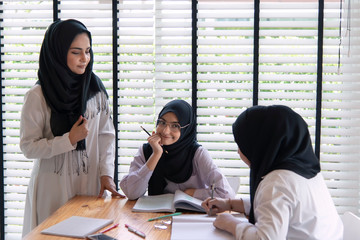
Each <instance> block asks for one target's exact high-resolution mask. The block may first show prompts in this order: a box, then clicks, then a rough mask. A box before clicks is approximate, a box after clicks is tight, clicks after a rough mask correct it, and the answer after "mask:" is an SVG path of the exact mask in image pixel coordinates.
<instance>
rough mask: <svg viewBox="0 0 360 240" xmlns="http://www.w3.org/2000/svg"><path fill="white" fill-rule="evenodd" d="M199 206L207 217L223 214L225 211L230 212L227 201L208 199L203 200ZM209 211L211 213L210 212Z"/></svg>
mask: <svg viewBox="0 0 360 240" xmlns="http://www.w3.org/2000/svg"><path fill="white" fill-rule="evenodd" d="M201 206H202V207H203V208H204V209H205V211H206V212H207V213H208V214H209V215H215V214H217V213H221V212H224V211H226V210H230V208H231V206H230V201H229V199H223V198H213V199H211V198H210V197H209V198H207V199H205V200H204V201H203V202H202V203H201ZM210 209H211V212H210Z"/></svg>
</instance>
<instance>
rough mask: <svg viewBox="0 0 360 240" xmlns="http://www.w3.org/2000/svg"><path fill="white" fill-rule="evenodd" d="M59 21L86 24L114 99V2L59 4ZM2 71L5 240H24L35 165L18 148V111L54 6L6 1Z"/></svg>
mask: <svg viewBox="0 0 360 240" xmlns="http://www.w3.org/2000/svg"><path fill="white" fill-rule="evenodd" d="M59 3H60V4H58V10H59V12H58V18H59V19H63V20H65V19H68V18H76V19H78V20H80V21H82V22H83V23H84V24H85V25H86V26H87V28H88V29H89V31H90V32H91V33H92V37H93V50H94V71H95V72H96V74H98V76H99V77H100V78H101V79H102V80H103V82H104V85H105V87H106V88H107V89H108V93H109V95H110V96H112V65H111V62H112V22H111V20H112V5H111V1H70V0H65V1H61V2H59ZM0 10H1V20H2V21H1V23H0V24H1V36H2V37H3V39H2V45H3V46H2V48H1V54H2V55H1V59H2V63H1V70H2V79H1V81H2V86H3V90H2V91H3V96H2V103H3V113H2V119H3V142H4V146H3V149H2V152H3V161H4V198H5V202H4V205H5V214H4V215H5V216H4V217H5V219H4V223H5V233H4V235H5V239H7V240H8V239H9V240H12V239H21V232H22V221H23V214H24V206H25V196H26V190H27V185H28V182H29V178H30V174H31V169H32V166H33V160H31V159H26V158H25V157H24V156H23V155H22V153H21V150H20V147H19V134H20V132H19V127H20V111H21V107H22V102H23V97H24V95H25V93H26V91H27V90H28V89H29V88H30V87H32V86H33V85H34V84H35V82H36V81H37V69H38V58H39V51H40V47H41V43H42V40H43V37H44V34H45V31H46V29H47V27H48V26H49V25H50V24H51V23H52V22H53V1H35V0H34V1H3V3H2V5H0Z"/></svg>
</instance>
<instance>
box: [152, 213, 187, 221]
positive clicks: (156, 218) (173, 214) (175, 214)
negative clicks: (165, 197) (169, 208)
mask: <svg viewBox="0 0 360 240" xmlns="http://www.w3.org/2000/svg"><path fill="white" fill-rule="evenodd" d="M180 214H182V212H177V213H172V214H168V215H164V216H160V217H155V218H149V219H148V222H150V221H154V220H158V219H161V218H166V217H172V216H177V215H180Z"/></svg>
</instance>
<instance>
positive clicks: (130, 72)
mask: <svg viewBox="0 0 360 240" xmlns="http://www.w3.org/2000/svg"><path fill="white" fill-rule="evenodd" d="M140 3H141V4H140ZM118 18H119V21H118V25H119V34H118V35H119V52H120V54H119V66H118V67H119V125H118V128H119V146H120V147H119V164H120V165H119V179H121V178H122V177H123V176H124V175H125V174H127V173H128V172H129V165H130V162H131V161H132V160H133V156H134V155H135V153H136V152H137V151H138V148H139V147H140V146H142V144H143V143H145V142H146V139H147V137H148V135H147V134H146V133H145V132H144V131H143V130H142V129H141V128H140V126H143V127H144V128H145V129H147V131H148V132H151V131H153V130H155V125H154V123H155V121H156V119H157V115H158V113H159V112H160V110H161V109H162V107H163V106H164V105H165V104H166V103H167V102H169V101H170V100H172V99H174V98H181V99H184V100H186V101H188V102H189V103H190V104H191V66H192V65H191V64H192V62H191V39H192V38H191V1H122V4H119V6H118Z"/></svg>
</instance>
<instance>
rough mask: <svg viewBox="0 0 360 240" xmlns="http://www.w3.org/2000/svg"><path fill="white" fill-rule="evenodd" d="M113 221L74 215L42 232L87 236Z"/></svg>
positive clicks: (77, 236) (76, 236)
mask: <svg viewBox="0 0 360 240" xmlns="http://www.w3.org/2000/svg"><path fill="white" fill-rule="evenodd" d="M112 222H113V220H112V219H102V218H89V217H80V216H72V217H69V218H67V219H65V220H64V221H61V222H59V223H57V224H55V225H53V226H51V227H49V228H47V229H44V230H43V231H41V233H43V234H49V235H58V236H65V237H75V238H86V236H88V235H90V234H92V233H94V232H96V231H98V230H99V229H101V228H103V227H105V226H107V225H109V224H111V223H112Z"/></svg>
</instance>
